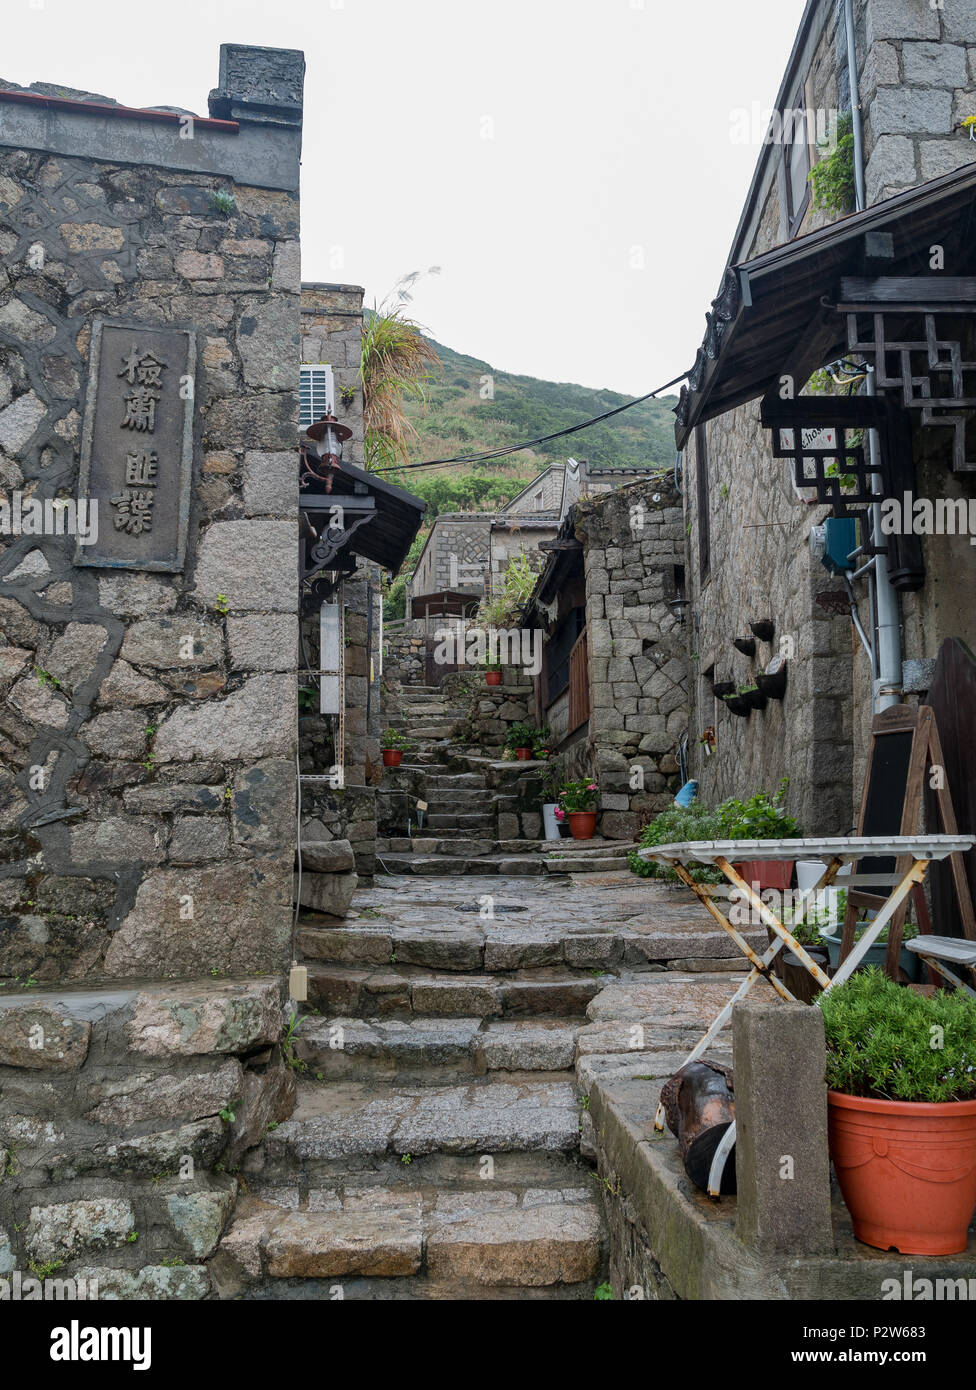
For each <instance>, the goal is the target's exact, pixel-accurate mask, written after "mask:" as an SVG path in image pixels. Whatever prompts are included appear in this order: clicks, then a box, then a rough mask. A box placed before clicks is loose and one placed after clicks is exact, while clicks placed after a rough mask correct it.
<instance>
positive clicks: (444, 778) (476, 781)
mask: <svg viewBox="0 0 976 1390" xmlns="http://www.w3.org/2000/svg"><path fill="white" fill-rule="evenodd" d="M426 785H427V789H428V790H429V791H431V792H433V791H434V790H435V789H436V790H437V791H468V790H472V791H474V790H478V791H481V792H485V791H487V786H486V784H485V779H484V777H482V776H480V775H479V774H478V773H477V772H428V773H427V774H426Z"/></svg>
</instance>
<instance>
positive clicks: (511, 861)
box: [383, 817, 575, 878]
mask: <svg viewBox="0 0 976 1390" xmlns="http://www.w3.org/2000/svg"><path fill="white" fill-rule="evenodd" d="M438 819H439V817H431V820H438ZM431 828H432V829H436V828H437V827H436V826H432V827H431ZM458 839H459V845H458V851H457V852H456V853H455V854H384V856H383V867H384V869H385V871H386V873H388V874H425V875H429V876H431V877H434V876H438V877H440V876H446V877H453V878H457V877H463V876H465V875H467V874H512V875H517V876H519V877H521V876H524V875H531V874H541V873H545V872H546V870H547V869H548V872H549V873H556V874H568V873H574V872H575V870H574V869H573V868H560V867H559V866H558V865H556V866H553V867H550V866H549V864H548V863H547V861H546V860H545V859H543V857H542V855H540V854H522V855H516V854H509V855H505V854H486V855H482V856H481V857H477V858H476V857H469V856H468V854H467V853H464V852H462V850H461V846H462V845H463V844H464V838H463V837H461V836H459V837H458Z"/></svg>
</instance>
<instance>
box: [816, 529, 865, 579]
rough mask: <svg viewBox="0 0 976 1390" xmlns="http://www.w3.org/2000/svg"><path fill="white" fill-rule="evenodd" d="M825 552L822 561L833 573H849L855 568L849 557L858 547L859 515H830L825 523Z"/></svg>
mask: <svg viewBox="0 0 976 1390" xmlns="http://www.w3.org/2000/svg"><path fill="white" fill-rule="evenodd" d="M823 529H824V553H823V555H822V557H821V560H820V563H821V564H822V565H823V566H824V568H825V569H828V570H830V573H831V574H847V573H849V572H850V571H851V570H853V569H854V568H855V562H854V561H853V560H850V559H848V556H849V555H851V554H853V552H854V551H855V550H856V549H857V517H854V516H829V517H828V518H827V520H826V521H825V522H824V525H823Z"/></svg>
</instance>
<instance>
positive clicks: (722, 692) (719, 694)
mask: <svg viewBox="0 0 976 1390" xmlns="http://www.w3.org/2000/svg"><path fill="white" fill-rule="evenodd" d="M712 694H713V695H714V696H715V698H716V699H717V700H724V699H725V697H726V695H734V694H735V681H716V683H715V684H714V685H713V686H712Z"/></svg>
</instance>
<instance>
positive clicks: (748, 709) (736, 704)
mask: <svg viewBox="0 0 976 1390" xmlns="http://www.w3.org/2000/svg"><path fill="white" fill-rule="evenodd" d="M722 703H723V705H724V706H725V708H726V709H727V710H728V711H729V713H730V714H737V715H738V716H739V718H740V719H748V718H749V716H750V714H751V713H752V705H749V704H747V703H746V701H745V700H743V699H742V698H741V696H739V695H726V696H724V697H723V700H722Z"/></svg>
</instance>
